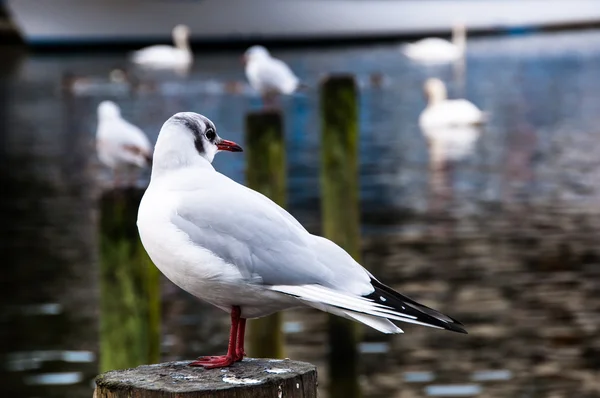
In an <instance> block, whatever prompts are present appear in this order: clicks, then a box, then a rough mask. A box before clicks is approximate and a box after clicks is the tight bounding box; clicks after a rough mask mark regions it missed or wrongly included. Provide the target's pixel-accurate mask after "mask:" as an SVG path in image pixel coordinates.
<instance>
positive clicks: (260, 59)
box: [243, 46, 301, 103]
mask: <svg viewBox="0 0 600 398" xmlns="http://www.w3.org/2000/svg"><path fill="white" fill-rule="evenodd" d="M243 60H244V63H245V72H246V77H247V78H248V82H249V83H250V85H251V86H252V88H253V89H255V90H256V91H258V92H259V93H260V94H261V96H262V97H263V100H264V101H265V103H267V102H270V99H271V98H273V96H274V95H277V94H286V95H289V94H292V93H293V92H294V91H296V90H297V89H298V87H299V86H300V85H301V84H300V80H299V79H298V78H297V77H296V75H295V74H294V72H292V70H291V69H290V67H289V66H287V64H286V63H285V62H283V61H281V60H279V59H277V58H273V57H271V54H269V51H268V50H267V49H266V48H264V47H263V46H252V47H250V48H249V49H248V50H246V52H245V53H244V56H243Z"/></svg>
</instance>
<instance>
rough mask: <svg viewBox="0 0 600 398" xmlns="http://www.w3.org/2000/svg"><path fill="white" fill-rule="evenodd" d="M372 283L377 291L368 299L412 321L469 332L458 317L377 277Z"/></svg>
mask: <svg viewBox="0 0 600 398" xmlns="http://www.w3.org/2000/svg"><path fill="white" fill-rule="evenodd" d="M371 285H373V287H374V288H375V291H374V292H373V293H371V294H369V295H367V296H364V297H365V298H366V299H369V300H373V301H374V302H375V303H377V304H380V305H384V306H387V307H391V308H393V309H394V310H395V311H397V312H398V313H399V314H403V315H405V316H410V317H411V318H412V319H413V320H414V321H413V322H412V323H418V324H421V325H424V326H432V327H437V328H442V329H446V330H450V331H452V332H458V333H465V334H467V331H466V330H465V329H464V327H463V326H464V325H463V324H462V323H460V322H459V321H457V320H456V319H454V318H451V317H449V316H448V315H444V314H442V313H441V312H438V311H436V310H434V309H433V308H429V307H427V306H425V305H423V304H420V303H417V302H416V301H414V300H413V299H411V298H409V297H407V296H405V295H403V294H401V293H398V292H397V291H395V290H394V289H392V288H391V287H389V286H386V285H384V284H383V283H381V282H379V281H378V280H376V279H371Z"/></svg>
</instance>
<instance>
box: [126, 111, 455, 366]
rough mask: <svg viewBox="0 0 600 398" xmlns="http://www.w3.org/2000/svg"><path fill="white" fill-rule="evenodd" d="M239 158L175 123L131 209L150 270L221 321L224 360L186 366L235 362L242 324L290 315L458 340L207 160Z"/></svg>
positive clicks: (212, 135)
mask: <svg viewBox="0 0 600 398" xmlns="http://www.w3.org/2000/svg"><path fill="white" fill-rule="evenodd" d="M241 150H242V148H240V147H239V146H238V145H237V144H236V143H234V142H231V141H227V140H224V139H222V138H221V137H219V135H217V131H216V128H215V126H214V124H213V123H212V122H211V121H210V120H209V119H207V118H206V117H204V116H202V115H199V114H197V113H192V112H182V113H177V114H175V115H174V116H172V117H171V118H170V119H169V120H167V121H166V122H165V124H164V125H163V127H162V129H161V131H160V133H159V136H158V140H157V142H156V149H155V151H154V162H153V164H152V177H151V179H150V185H149V186H148V189H147V190H146V192H145V193H144V197H143V198H142V201H141V203H140V208H139V212H138V220H137V225H138V230H139V234H140V238H141V241H142V244H143V245H144V248H145V249H146V251H147V252H148V254H149V256H150V258H151V259H152V261H153V262H154V264H156V266H157V267H158V268H159V269H160V270H161V272H162V273H163V274H165V276H166V277H167V278H169V279H170V280H171V281H172V282H173V283H175V284H176V285H178V286H179V287H181V288H182V289H184V290H186V291H187V292H189V293H191V294H192V295H194V296H196V297H198V298H200V299H203V300H205V301H207V302H209V303H211V304H213V305H215V306H217V307H218V308H220V309H222V310H224V311H226V312H228V313H230V314H231V329H230V335H229V345H228V351H227V355H224V356H214V357H202V358H198V360H196V361H195V362H192V363H191V364H190V365H192V366H204V367H207V368H217V367H223V366H229V365H231V364H233V363H234V362H237V361H241V360H242V359H243V357H244V332H245V325H246V319H247V318H259V317H263V316H267V315H269V314H272V313H275V312H277V311H282V310H285V309H288V308H293V307H302V306H308V307H313V308H316V309H319V310H321V311H326V312H329V313H332V314H335V315H339V316H342V317H345V318H348V319H352V320H355V321H358V322H361V323H363V324H366V325H368V326H370V327H372V328H374V329H376V330H378V331H380V332H383V333H402V330H401V329H400V328H398V326H396V325H395V324H394V323H392V322H391V321H392V320H393V321H401V322H408V323H414V324H419V325H425V326H431V327H434V328H438V329H447V330H451V331H455V332H461V333H466V332H465V330H464V329H463V327H462V325H461V323H460V322H458V321H456V320H454V319H452V318H450V317H449V316H446V315H444V314H442V313H440V312H438V311H436V310H433V309H431V308H428V307H426V306H424V305H422V304H419V303H417V302H416V301H414V300H411V299H410V298H408V297H406V296H404V295H402V294H400V293H398V292H396V291H394V290H393V289H392V288H390V287H388V286H386V285H384V284H383V283H381V282H380V281H378V280H377V279H376V278H375V277H374V276H373V275H371V274H370V273H369V272H368V271H367V270H365V269H364V268H363V267H362V266H361V265H360V264H358V263H357V262H356V261H354V259H353V258H352V257H351V256H350V255H349V254H348V253H346V252H345V251H344V250H343V249H342V248H341V247H339V246H338V245H336V244H335V243H333V242H331V241H330V240H327V239H325V238H322V237H320V236H316V235H312V234H310V233H309V232H308V231H307V230H306V229H304V227H303V226H302V225H301V224H300V223H299V222H298V221H297V220H296V219H295V218H294V217H293V216H292V215H291V214H289V213H288V212H287V211H285V210H284V209H283V208H281V207H279V206H278V205H277V204H276V203H274V202H273V201H271V200H270V199H269V198H267V197H266V196H264V195H262V194H260V193H258V192H256V191H253V190H251V189H249V188H247V187H245V186H243V185H240V184H238V183H236V182H235V181H233V180H231V179H229V178H228V177H226V176H224V175H223V174H221V173H219V172H217V171H216V170H215V169H214V168H213V166H212V165H211V163H212V161H213V158H214V156H215V155H216V154H217V152H219V151H230V152H240V151H241Z"/></svg>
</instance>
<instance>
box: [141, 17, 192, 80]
mask: <svg viewBox="0 0 600 398" xmlns="http://www.w3.org/2000/svg"><path fill="white" fill-rule="evenodd" d="M172 34H173V43H174V44H175V46H169V45H156V46H150V47H146V48H142V49H141V50H138V51H135V52H134V53H133V54H132V56H131V61H132V62H133V63H135V64H138V65H140V66H143V67H146V68H152V69H179V70H186V69H187V68H189V67H190V65H191V64H192V61H193V56H192V51H191V49H190V44H189V36H190V30H189V28H188V27H187V26H185V25H177V26H175V27H174V28H173V33H172Z"/></svg>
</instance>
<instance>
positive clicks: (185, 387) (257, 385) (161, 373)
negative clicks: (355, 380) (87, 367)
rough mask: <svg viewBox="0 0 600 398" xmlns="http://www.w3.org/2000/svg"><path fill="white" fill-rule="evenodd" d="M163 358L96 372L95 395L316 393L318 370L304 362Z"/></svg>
mask: <svg viewBox="0 0 600 398" xmlns="http://www.w3.org/2000/svg"><path fill="white" fill-rule="evenodd" d="M188 363H189V362H167V363H161V364H156V365H145V366H140V367H137V368H135V369H126V370H116V371H112V372H108V373H104V374H102V375H100V376H98V377H97V378H96V390H95V392H94V398H132V397H133V398H207V397H211V398H276V397H285V398H316V397H317V370H316V367H315V366H314V365H311V364H309V363H305V362H296V361H290V360H272V359H252V360H250V359H245V360H244V361H242V362H238V363H235V364H234V365H232V366H231V367H229V368H226V369H211V370H206V369H202V368H197V367H190V366H187V364H188Z"/></svg>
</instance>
